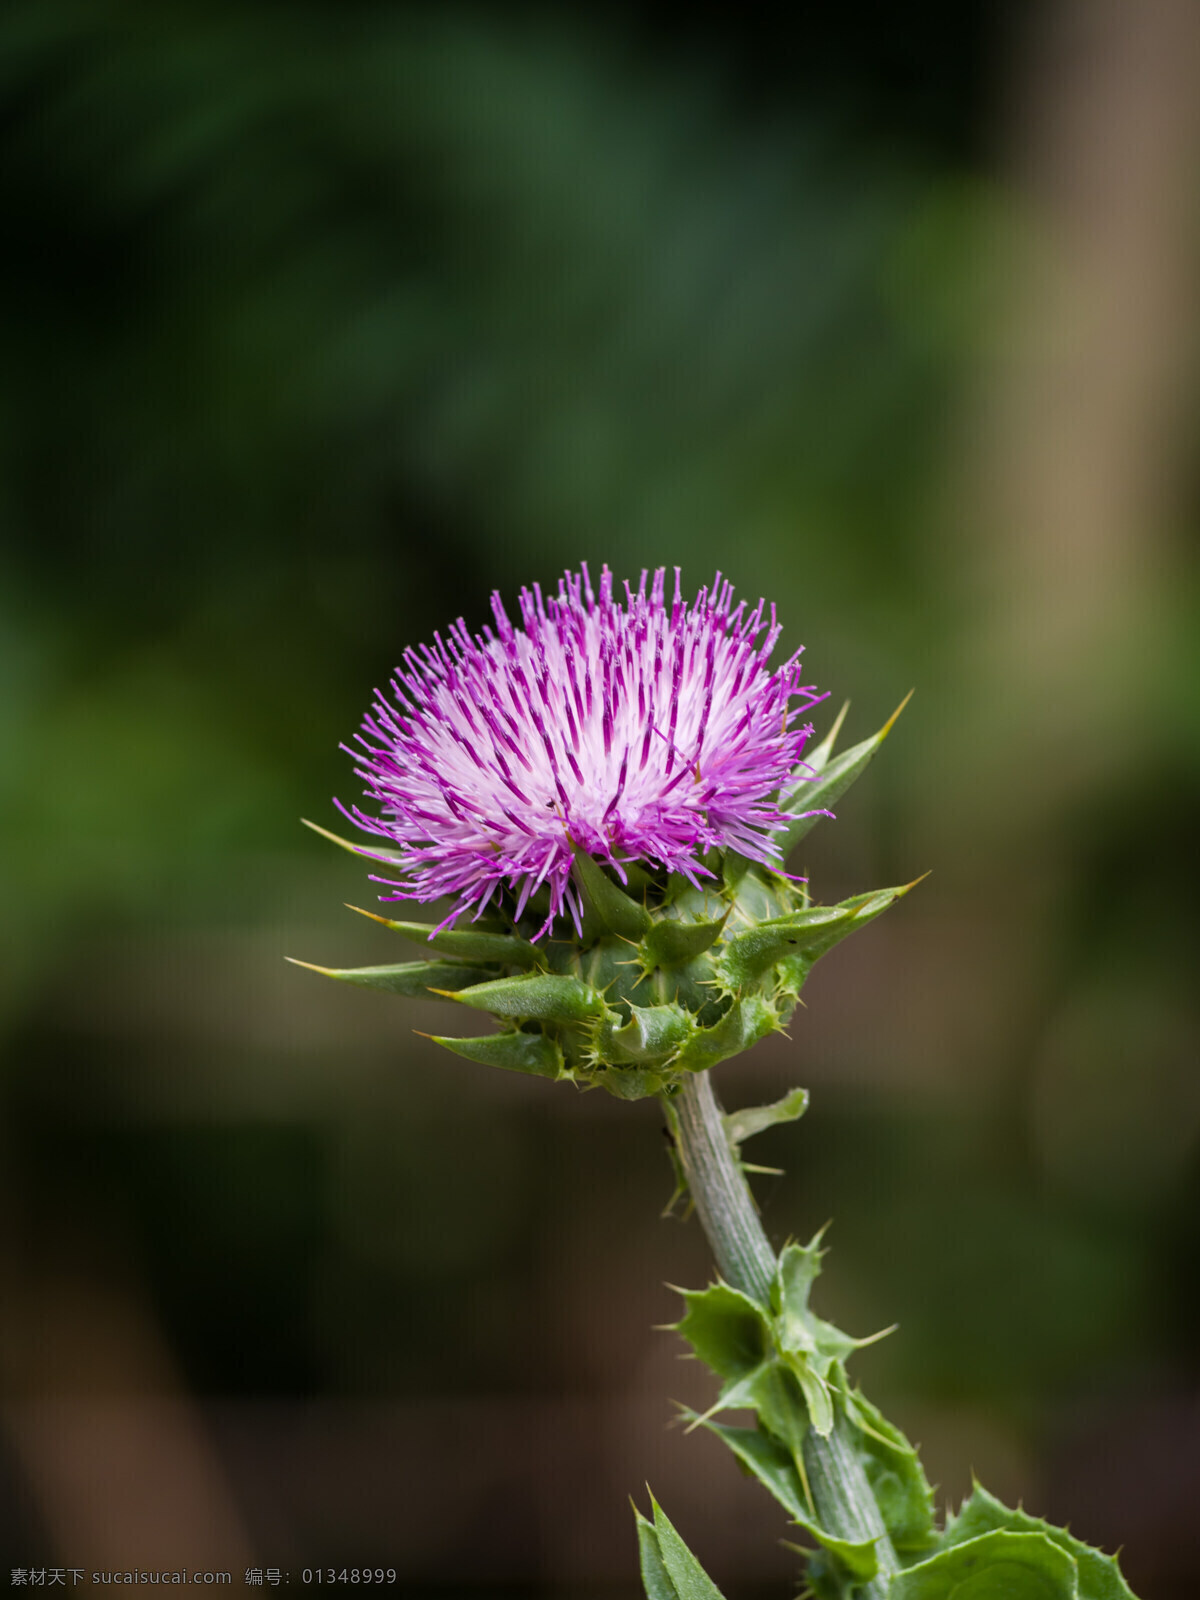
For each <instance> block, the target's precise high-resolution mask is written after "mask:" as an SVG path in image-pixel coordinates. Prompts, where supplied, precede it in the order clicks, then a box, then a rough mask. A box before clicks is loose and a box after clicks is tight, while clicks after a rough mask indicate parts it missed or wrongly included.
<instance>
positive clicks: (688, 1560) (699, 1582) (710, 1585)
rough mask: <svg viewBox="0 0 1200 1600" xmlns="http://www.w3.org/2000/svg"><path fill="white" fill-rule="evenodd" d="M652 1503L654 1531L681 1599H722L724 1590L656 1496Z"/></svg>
mask: <svg viewBox="0 0 1200 1600" xmlns="http://www.w3.org/2000/svg"><path fill="white" fill-rule="evenodd" d="M650 1504H651V1505H652V1506H653V1507H654V1532H655V1534H656V1535H657V1536H658V1551H659V1555H660V1556H661V1557H662V1564H663V1567H664V1568H665V1569H666V1574H667V1576H668V1578H669V1579H670V1580H671V1582H672V1584H673V1585H674V1587H675V1593H676V1594H677V1595H678V1596H679V1600H722V1596H721V1591H720V1590H719V1589H718V1588H717V1586H716V1584H715V1583H714V1582H713V1581H712V1579H711V1578H710V1577H709V1576H708V1574H707V1573H706V1572H705V1570H704V1568H703V1567H702V1566H701V1565H700V1563H699V1562H698V1561H697V1560H696V1558H695V1556H694V1555H693V1554H692V1552H691V1551H690V1550H689V1549H688V1547H687V1545H686V1544H684V1542H683V1540H682V1539H681V1538H680V1537H679V1535H678V1533H676V1531H675V1529H674V1528H673V1527H672V1525H671V1522H670V1520H669V1519H668V1517H667V1514H666V1512H665V1511H664V1510H663V1508H662V1507H661V1506H660V1505H659V1503H658V1501H657V1500H656V1499H655V1498H654V1496H653V1495H651V1496H650Z"/></svg>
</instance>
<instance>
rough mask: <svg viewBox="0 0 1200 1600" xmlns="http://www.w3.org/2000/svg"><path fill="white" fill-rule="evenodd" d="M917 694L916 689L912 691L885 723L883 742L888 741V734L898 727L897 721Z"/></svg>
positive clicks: (882, 732)
mask: <svg viewBox="0 0 1200 1600" xmlns="http://www.w3.org/2000/svg"><path fill="white" fill-rule="evenodd" d="M916 692H917V691H916V690H915V689H910V690H909V691H908V693H907V694H906V695H905V696H904V699H903V700H901V702H900V704H899V705H898V706H897V707H896V709H895V711H893V712H892V714H891V716H890V717H889V718H888V719H887V721H886V722H885V723H884V725H883V727H882V728H880V730H879V738H880V739H881V740H882V739H886V738H887V736H888V734H889V733H891V731H892V729H893V728H894V727H895V726H896V719H897V718H898V717H899V715H900V713H901V712H902V711H903V710H904V708H905V706H906V705H907V704H908V702H909V701H910V700H911V699H912V697H913V695H914V694H916Z"/></svg>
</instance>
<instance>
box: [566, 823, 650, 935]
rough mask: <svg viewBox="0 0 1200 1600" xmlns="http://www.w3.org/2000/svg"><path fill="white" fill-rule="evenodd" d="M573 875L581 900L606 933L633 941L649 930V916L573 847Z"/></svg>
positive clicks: (602, 869)
mask: <svg viewBox="0 0 1200 1600" xmlns="http://www.w3.org/2000/svg"><path fill="white" fill-rule="evenodd" d="M575 874H576V877H577V878H578V880H579V883H580V886H581V888H582V889H583V894H584V898H585V900H586V901H587V902H588V904H589V905H590V906H591V907H592V909H593V910H594V911H595V913H596V915H597V916H598V917H599V919H600V921H601V922H602V923H603V924H604V926H605V927H606V928H608V929H609V931H610V932H612V933H615V934H617V935H618V937H620V938H622V939H629V940H633V941H636V940H638V939H640V938H641V937H642V935H643V934H644V933H646V931H647V930H648V929H649V927H650V913H649V912H648V911H647V910H646V908H645V907H644V906H643V905H641V904H640V902H639V901H637V900H632V899H630V897H629V896H628V895H627V894H626V893H625V891H624V890H623V889H619V888H618V887H617V885H616V884H615V883H614V882H613V881H612V879H611V878H610V877H609V876H608V874H607V872H605V870H604V868H603V867H602V866H601V865H600V863H599V862H598V861H596V860H594V859H593V857H592V856H590V855H589V854H588V852H587V851H586V850H583V849H581V848H580V847H579V846H578V845H576V847H575Z"/></svg>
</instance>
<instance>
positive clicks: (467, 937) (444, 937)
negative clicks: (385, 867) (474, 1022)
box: [349, 906, 542, 967]
mask: <svg viewBox="0 0 1200 1600" xmlns="http://www.w3.org/2000/svg"><path fill="white" fill-rule="evenodd" d="M349 909H350V910H351V911H357V912H358V914H359V916H360V917H370V919H371V921H372V922H381V923H382V924H383V926H384V927H385V928H390V929H391V930H392V932H393V933H402V934H403V935H404V936H405V938H406V939H414V940H416V941H417V942H418V943H419V944H427V945H428V946H429V947H430V948H431V949H433V950H443V951H445V953H446V954H447V955H448V956H460V957H461V958H462V959H463V960H465V961H487V962H504V963H506V964H507V965H509V966H512V967H536V966H537V965H539V963H540V962H541V960H542V955H541V952H540V951H539V950H538V947H537V945H535V944H530V943H529V941H528V940H527V939H518V938H516V937H515V936H514V935H512V934H508V933H489V932H487V931H486V930H481V929H477V928H443V929H442V930H441V931H440V932H438V933H435V932H434V930H433V929H432V928H430V927H428V926H427V925H426V924H425V923H424V922H394V921H393V920H392V919H391V918H390V917H381V916H379V915H377V914H376V913H375V912H374V911H364V910H363V908H362V907H361V906H351V907H350V908H349ZM431 935H432V937H430V936H431Z"/></svg>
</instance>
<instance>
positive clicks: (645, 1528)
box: [633, 1506, 679, 1600]
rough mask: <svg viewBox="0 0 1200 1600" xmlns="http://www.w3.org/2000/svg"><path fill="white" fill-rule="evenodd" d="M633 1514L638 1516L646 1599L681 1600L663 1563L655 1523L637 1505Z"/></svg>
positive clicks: (639, 1550) (639, 1554)
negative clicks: (647, 1518)
mask: <svg viewBox="0 0 1200 1600" xmlns="http://www.w3.org/2000/svg"><path fill="white" fill-rule="evenodd" d="M633 1514H634V1516H635V1517H636V1518H637V1536H638V1561H639V1565H640V1567H641V1572H642V1587H643V1589H645V1591H646V1600H679V1591H678V1589H676V1587H675V1585H674V1584H673V1583H672V1582H671V1578H670V1574H669V1573H668V1572H667V1569H666V1567H665V1566H664V1565H663V1558H662V1551H661V1550H660V1549H659V1547H658V1534H657V1533H656V1532H655V1530H654V1524H653V1523H652V1522H647V1521H646V1519H645V1517H644V1516H643V1515H642V1513H641V1512H640V1511H639V1510H638V1509H637V1507H636V1506H635V1507H634V1511H633Z"/></svg>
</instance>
